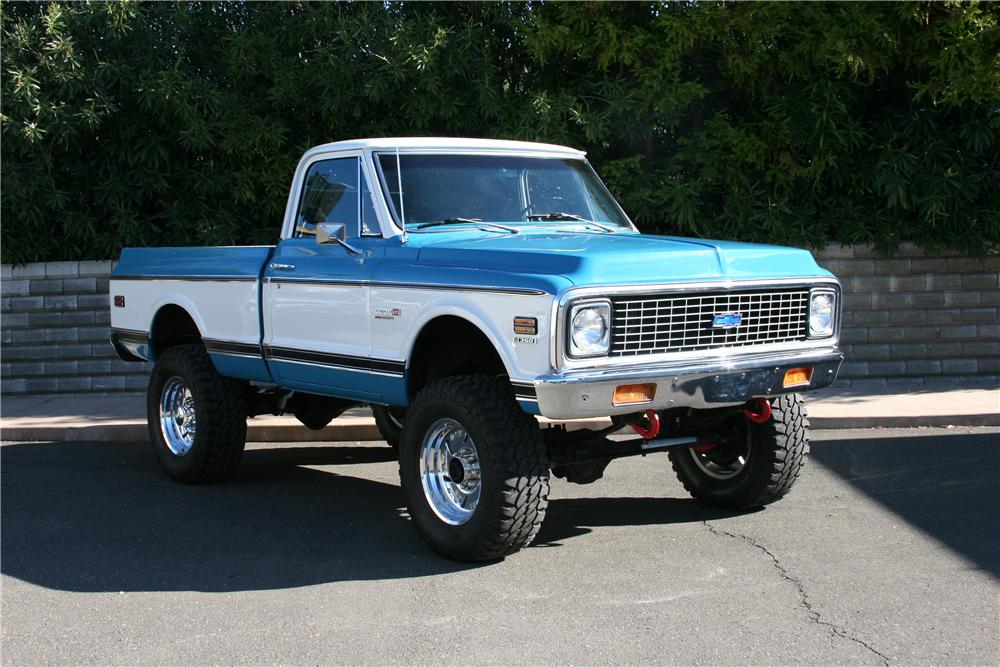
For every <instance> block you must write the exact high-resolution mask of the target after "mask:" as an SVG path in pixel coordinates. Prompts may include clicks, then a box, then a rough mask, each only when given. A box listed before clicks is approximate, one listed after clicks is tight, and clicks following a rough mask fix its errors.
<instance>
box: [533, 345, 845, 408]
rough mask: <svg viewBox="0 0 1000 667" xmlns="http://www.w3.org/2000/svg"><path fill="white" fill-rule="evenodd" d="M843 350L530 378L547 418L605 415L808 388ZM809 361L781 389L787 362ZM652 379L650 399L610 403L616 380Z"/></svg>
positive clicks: (823, 377) (831, 372)
mask: <svg viewBox="0 0 1000 667" xmlns="http://www.w3.org/2000/svg"><path fill="white" fill-rule="evenodd" d="M843 360H844V355H843V354H842V353H841V352H840V350H838V349H837V348H825V349H820V350H799V351H795V352H780V353H771V354H755V355H749V354H748V355H740V356H729V357H717V358H712V359H700V360H686V361H683V362H676V363H670V364H657V365H655V366H640V367H632V368H614V369H590V370H580V371H573V372H571V373H565V374H562V375H544V376H541V377H538V378H536V379H535V382H534V385H535V392H536V394H537V396H538V408H539V411H540V412H541V414H542V415H543V416H545V417H549V418H551V419H579V418H584V417H607V416H609V415H616V414H628V413H630V412H638V411H642V410H648V409H653V410H665V409H668V408H679V407H690V408H718V407H723V406H726V405H739V404H740V403H745V402H746V401H748V400H750V399H751V398H757V397H761V396H777V395H779V394H787V393H791V392H796V391H812V390H813V389H820V388H822V387H826V386H828V385H830V384H831V383H832V382H833V381H834V380H836V379H837V372H838V371H839V370H840V364H841V362H843ZM802 367H810V368H812V369H813V375H812V380H811V382H810V383H809V385H808V386H805V387H794V388H791V389H785V388H784V387H782V381H783V379H784V376H785V372H786V371H787V370H789V369H791V368H802ZM637 383H655V384H656V396H655V398H654V400H653V401H651V402H649V403H643V404H641V405H623V406H614V405H612V403H611V398H612V395H613V394H614V391H615V387H617V386H618V385H620V384H637Z"/></svg>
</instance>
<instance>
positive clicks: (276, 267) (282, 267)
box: [271, 262, 295, 271]
mask: <svg viewBox="0 0 1000 667" xmlns="http://www.w3.org/2000/svg"><path fill="white" fill-rule="evenodd" d="M271 268H272V269H274V270H275V271H294V270H295V265H294V264H280V263H278V262H271Z"/></svg>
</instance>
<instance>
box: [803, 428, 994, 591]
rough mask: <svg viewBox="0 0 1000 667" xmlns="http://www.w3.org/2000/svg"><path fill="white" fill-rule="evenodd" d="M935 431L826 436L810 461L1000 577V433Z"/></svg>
mask: <svg viewBox="0 0 1000 667" xmlns="http://www.w3.org/2000/svg"><path fill="white" fill-rule="evenodd" d="M935 430H936V431H937V434H928V435H923V434H922V433H921V432H920V431H904V432H899V431H896V432H895V434H893V435H887V436H886V437H874V438H873V437H865V438H843V439H834V440H822V441H819V442H816V443H814V444H813V447H812V453H811V458H812V461H810V463H809V465H816V464H819V465H821V466H823V467H824V468H826V469H827V470H829V471H830V472H833V473H835V474H836V475H837V476H839V477H840V478H841V479H842V480H843V481H844V482H846V483H847V484H849V485H850V486H851V487H852V488H854V489H855V490H857V491H860V492H861V493H864V494H865V495H866V496H868V497H869V498H871V499H872V500H874V501H875V502H877V503H879V504H880V505H882V506H883V507H885V508H886V509H888V510H890V511H891V512H893V513H894V514H896V515H897V516H898V517H900V519H902V520H903V521H905V522H906V523H908V524H910V525H911V526H913V527H915V528H917V529H919V530H921V531H922V532H924V533H925V534H927V535H929V536H930V537H932V538H934V539H935V540H937V541H938V542H940V543H941V544H943V545H945V546H946V547H948V548H949V549H951V550H952V551H954V552H955V553H958V554H960V555H962V556H964V557H965V558H967V559H968V560H970V561H971V562H973V563H975V565H976V566H978V567H979V568H981V569H982V570H984V571H986V572H989V573H991V574H992V575H993V576H994V577H1000V531H998V530H997V519H998V517H1000V485H998V484H997V476H998V474H1000V434H998V433H997V432H996V431H981V432H972V433H962V432H954V433H948V434H947V435H943V432H942V431H941V430H937V429H935ZM845 433H849V431H845ZM867 433H872V431H867ZM890 433H893V432H892V431H890ZM932 433H933V432H932ZM793 494H794V492H793Z"/></svg>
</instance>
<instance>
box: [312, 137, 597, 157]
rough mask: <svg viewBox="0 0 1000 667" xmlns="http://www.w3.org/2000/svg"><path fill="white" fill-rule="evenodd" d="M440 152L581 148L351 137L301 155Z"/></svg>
mask: <svg viewBox="0 0 1000 667" xmlns="http://www.w3.org/2000/svg"><path fill="white" fill-rule="evenodd" d="M397 148H398V149H399V150H400V151H406V152H413V151H421V150H427V151H442V152H464V151H475V152H480V151H482V152H497V153H545V154H548V155H565V156H566V157H575V158H580V157H583V156H584V155H586V153H585V152H584V151H580V150H577V149H575V148H569V147H568V146H557V145H555V144H539V143H534V142H530V141H503V140H500V139H464V138H457V137H379V138H372V139H350V140H347V141H335V142H332V143H329V144H322V145H319V146H315V147H313V148H310V149H309V150H308V151H306V154H305V155H304V156H303V157H304V158H309V157H310V156H311V155H313V154H316V153H330V152H335V151H342V150H381V151H385V150H396V149H397Z"/></svg>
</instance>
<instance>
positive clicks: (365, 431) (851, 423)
mask: <svg viewBox="0 0 1000 667" xmlns="http://www.w3.org/2000/svg"><path fill="white" fill-rule="evenodd" d="M809 422H810V425H811V427H812V428H814V429H852V428H914V427H943V426H1000V414H978V415H974V414H969V415H954V416H948V415H924V416H919V417H916V416H905V417H904V416H896V417H811V418H810V419H809ZM553 423H558V422H553ZM606 425H607V422H606V421H605V420H586V421H579V422H572V423H570V424H568V426H569V428H571V429H573V428H601V427H603V426H606ZM381 439H382V436H381V435H380V434H379V432H378V428H377V427H376V426H375V420H374V419H372V418H370V417H361V418H359V417H353V418H342V419H337V420H335V421H334V422H333V423H331V424H330V425H329V426H327V427H326V428H324V429H322V430H320V431H311V430H309V429H307V428H305V427H303V426H301V425H299V424H296V423H290V424H254V423H253V420H252V419H251V420H250V422H249V424H248V426H247V442H354V441H370V440H381ZM0 440H4V441H25V442H28V441H33V442H73V441H79V442H97V441H107V442H145V441H147V440H148V436H147V430H146V424H145V423H141V422H126V423H117V424H94V425H88V426H58V425H56V426H40V425H30V426H13V427H7V426H3V427H2V428H0Z"/></svg>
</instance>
